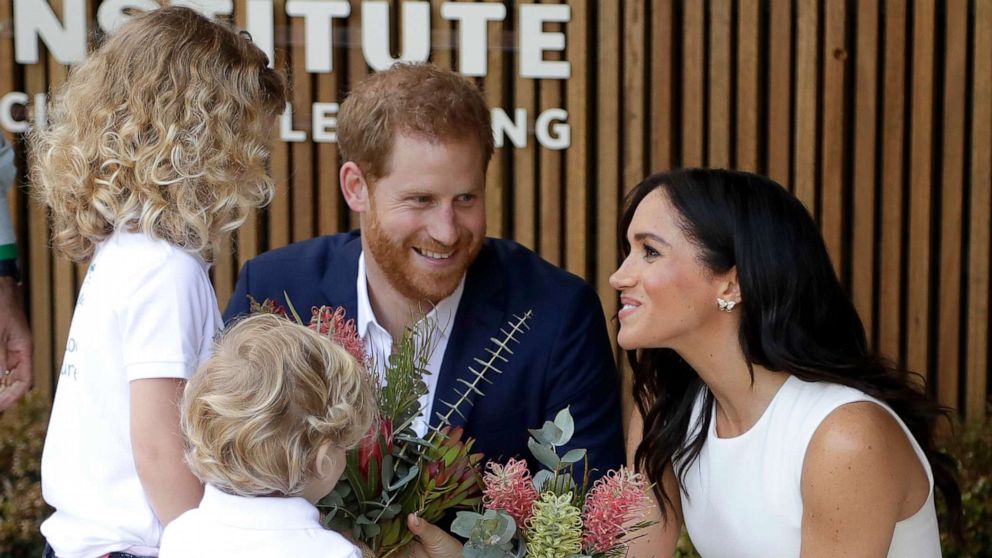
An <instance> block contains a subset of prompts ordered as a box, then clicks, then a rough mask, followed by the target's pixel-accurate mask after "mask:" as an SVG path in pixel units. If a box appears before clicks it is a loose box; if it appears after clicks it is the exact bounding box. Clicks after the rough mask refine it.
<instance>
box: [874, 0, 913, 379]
mask: <svg viewBox="0 0 992 558" xmlns="http://www.w3.org/2000/svg"><path fill="white" fill-rule="evenodd" d="M884 17H885V59H884V64H885V70H884V73H885V76H884V80H885V82H884V84H883V92H882V99H883V100H882V103H883V108H882V111H883V113H882V137H881V142H882V176H881V180H882V199H881V200H880V202H879V203H880V204H881V209H882V224H881V229H882V230H881V235H882V242H881V246H880V250H879V251H880V254H881V259H882V261H881V270H880V271H879V274H880V277H879V282H880V285H881V286H882V288H881V289H880V293H879V297H878V305H879V310H878V349H879V350H880V351H881V353H882V354H883V355H884V356H886V357H888V358H891V359H896V360H898V359H900V358H901V355H900V354H899V332H900V329H901V323H902V322H901V319H902V316H901V312H900V306H901V301H900V291H901V290H902V282H903V281H902V275H901V267H902V213H903V212H902V188H903V164H904V158H903V131H904V125H903V110H904V107H905V99H904V95H905V91H904V86H905V82H904V80H905V76H904V74H905V72H904V70H903V64H904V60H905V53H904V49H905V47H906V6H905V3H904V2H903V1H902V0H890V1H887V2H886V4H885V11H884Z"/></svg>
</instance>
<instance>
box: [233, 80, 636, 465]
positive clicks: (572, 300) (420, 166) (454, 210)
mask: <svg viewBox="0 0 992 558" xmlns="http://www.w3.org/2000/svg"><path fill="white" fill-rule="evenodd" d="M489 115H490V113H489V108H488V107H487V106H486V103H485V101H484V100H483V98H482V95H481V93H480V92H479V90H478V89H477V88H476V87H475V85H473V84H472V83H471V82H469V81H467V80H465V79H464V78H462V77H460V76H458V75H457V74H455V73H453V72H451V71H448V70H443V69H439V68H437V67H435V66H432V65H429V64H398V65H395V66H393V67H392V68H391V69H389V70H387V71H384V72H380V73H377V74H373V75H370V76H369V77H368V78H366V79H365V80H363V81H362V82H361V83H359V84H358V85H357V86H356V87H355V89H354V90H353V91H352V93H351V94H350V95H349V96H348V98H347V99H346V100H345V101H344V103H342V105H341V110H340V112H339V115H338V147H339V149H340V152H341V158H342V160H343V161H345V163H344V164H343V165H342V166H341V172H340V183H341V190H342V193H343V194H344V198H345V200H346V201H347V203H348V206H349V207H350V208H351V209H353V210H354V211H356V212H358V214H359V215H360V219H361V221H360V226H361V229H360V231H353V232H350V233H343V234H337V235H331V236H324V237H320V238H315V239H312V240H308V241H305V242H300V243H296V244H293V245H290V246H287V247H284V248H280V249H278V250H273V251H271V252H268V253H266V254H263V255H261V256H259V257H257V258H255V259H253V260H251V261H249V262H248V263H246V264H245V266H244V268H243V269H242V270H241V274H240V276H239V277H238V284H237V287H236V288H235V292H234V295H233V296H232V298H231V302H230V304H229V305H228V307H227V310H226V312H225V314H224V318H225V320H226V321H229V320H231V319H232V318H234V317H236V316H237V315H239V314H243V313H245V312H247V310H248V296H249V295H251V296H252V297H254V298H255V299H256V300H260V301H261V300H262V299H264V298H273V299H276V300H279V301H280V302H283V303H284V302H285V301H284V295H283V293H284V292H285V293H286V294H287V295H288V296H289V299H290V300H291V301H292V303H293V305H294V306H295V307H296V308H297V309H298V310H300V311H301V312H305V313H306V314H309V308H311V307H312V306H320V305H331V306H341V307H343V308H344V309H345V312H346V315H347V317H349V318H353V319H355V322H356V324H357V325H358V332H359V335H360V336H361V337H362V339H363V341H364V342H365V345H366V350H367V352H369V353H371V354H373V355H374V356H375V360H376V362H378V363H383V362H385V361H386V357H388V355H389V353H390V352H391V351H392V347H393V343H394V341H398V340H399V339H400V337H401V335H402V333H403V331H404V330H405V329H406V328H408V327H415V326H416V324H417V323H418V322H419V321H420V320H422V319H424V318H425V315H426V316H427V319H429V320H431V321H432V322H433V323H435V324H436V325H437V326H438V327H437V328H436V330H435V331H434V340H433V341H434V343H435V345H436V348H435V350H434V353H433V354H432V357H431V359H430V362H429V363H428V366H427V369H428V374H427V376H426V378H425V380H426V382H427V385H428V391H429V393H428V394H427V395H426V396H425V397H423V398H422V399H421V405H422V407H423V410H424V413H423V418H422V419H421V420H420V421H419V422H418V423H415V425H414V427H415V429H416V430H417V431H418V432H420V433H421V434H423V433H424V432H425V431H426V430H427V425H428V420H429V421H430V422H431V423H433V424H436V423H437V419H438V414H439V412H443V411H446V409H445V408H444V407H443V404H441V403H438V404H437V405H435V403H434V402H435V401H453V400H455V399H456V398H457V395H456V394H455V389H456V387H458V386H460V382H459V380H460V379H465V380H468V379H471V377H472V376H471V372H470V371H469V367H470V366H475V367H476V368H478V365H477V364H475V360H474V359H476V358H480V359H482V358H487V357H488V356H489V352H487V349H495V348H496V347H495V346H494V344H493V343H492V341H491V339H492V338H494V337H495V338H500V337H503V334H502V333H501V332H500V329H501V328H504V329H505V324H507V322H509V321H510V320H513V319H515V318H514V317H515V316H521V315H523V314H525V313H526V312H527V311H529V310H530V311H532V312H533V317H532V319H531V320H530V322H529V328H530V329H529V330H528V331H526V333H524V334H523V335H520V334H518V335H517V336H516V339H517V341H518V342H516V343H511V346H510V348H511V349H512V351H513V352H512V354H511V355H508V359H509V360H508V362H501V363H500V365H499V368H500V370H501V374H498V375H497V374H493V375H492V376H491V377H490V378H489V379H491V380H492V382H493V383H492V384H491V385H486V387H485V388H484V392H485V395H484V396H483V397H474V396H473V398H472V406H471V407H470V408H462V409H461V411H462V412H463V413H464V415H465V416H464V417H462V416H459V415H458V414H457V413H455V414H452V422H453V423H455V424H460V425H462V426H464V427H465V431H466V434H467V435H468V436H471V437H473V438H475V439H476V443H475V446H474V449H475V450H476V451H481V452H483V453H484V454H485V456H486V457H487V458H489V459H506V458H508V457H513V456H519V457H525V458H528V459H530V458H531V455H530V452H529V451H528V449H527V438H528V433H527V429H528V428H538V427H540V426H541V425H542V424H543V423H544V421H545V420H551V419H553V418H554V416H555V414H556V413H557V412H558V411H560V410H561V409H563V408H565V407H570V408H571V413H572V416H573V417H574V418H575V423H576V430H575V432H576V434H575V436H574V437H573V439H572V443H571V447H583V448H586V449H588V450H589V458H590V460H589V463H590V467H592V468H594V469H595V471H594V472H593V477H594V478H595V477H598V476H599V475H602V474H603V473H604V472H605V471H606V470H607V469H611V468H615V467H617V466H619V465H620V464H621V463H622V462H623V438H622V434H621V426H620V424H621V421H620V397H619V377H618V375H617V371H616V368H615V364H614V360H613V354H612V351H611V348H610V342H609V339H608V337H607V332H606V324H605V321H604V319H603V310H602V306H601V305H600V302H599V299H598V297H597V296H596V294H595V292H594V291H593V290H592V288H591V287H590V286H589V285H588V284H586V283H585V282H584V281H582V280H581V279H579V278H578V277H576V276H574V275H571V274H568V273H566V272H564V271H562V270H561V269H559V268H557V267H555V266H553V265H551V264H549V263H547V262H545V261H544V260H542V259H541V258H540V257H539V256H537V255H536V254H534V253H533V252H531V251H530V250H528V249H526V248H524V247H522V246H520V245H519V244H516V243H515V242H512V241H509V240H501V239H494V238H485V230H486V209H485V177H486V167H487V166H488V165H489V160H490V158H491V157H492V153H493V135H492V125H491V122H490V116H489Z"/></svg>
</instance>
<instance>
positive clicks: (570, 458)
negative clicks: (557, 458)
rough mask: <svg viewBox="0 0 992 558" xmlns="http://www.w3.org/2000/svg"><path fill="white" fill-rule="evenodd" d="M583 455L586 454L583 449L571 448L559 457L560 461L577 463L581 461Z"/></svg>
mask: <svg viewBox="0 0 992 558" xmlns="http://www.w3.org/2000/svg"><path fill="white" fill-rule="evenodd" d="M585 456H586V450H585V449H573V450H569V451H568V453H566V454H565V455H564V456H563V457H562V458H561V461H562V463H568V464H572V463H578V462H579V461H582V459H583V458H585Z"/></svg>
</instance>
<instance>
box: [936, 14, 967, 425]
mask: <svg viewBox="0 0 992 558" xmlns="http://www.w3.org/2000/svg"><path fill="white" fill-rule="evenodd" d="M945 10H946V14H947V20H946V22H945V30H946V33H945V35H944V36H945V41H946V43H945V55H944V60H945V63H944V106H943V118H942V124H943V137H944V143H943V149H942V155H941V159H942V161H941V170H942V179H941V182H942V185H941V198H942V201H941V215H942V218H941V228H940V268H939V269H940V275H939V276H938V280H939V282H940V292H939V295H938V296H939V297H940V298H939V299H938V301H939V302H938V304H939V306H938V307H939V311H938V322H937V328H938V333H937V346H936V347H934V348H935V350H936V351H937V400H938V401H939V402H940V404H941V405H946V406H948V407H952V408H957V407H958V405H959V404H958V383H959V382H958V373H959V371H960V369H961V357H960V355H959V352H958V347H959V343H958V341H959V340H960V335H961V327H960V323H961V241H962V238H961V217H962V216H963V215H964V213H963V194H964V153H965V140H964V131H965V122H964V111H965V96H966V95H965V88H966V86H967V85H966V81H965V78H966V75H967V71H966V68H965V66H966V60H967V48H968V44H967V41H968V3H967V0H948V2H947V4H946V8H945Z"/></svg>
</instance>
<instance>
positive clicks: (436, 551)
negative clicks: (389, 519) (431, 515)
mask: <svg viewBox="0 0 992 558" xmlns="http://www.w3.org/2000/svg"><path fill="white" fill-rule="evenodd" d="M406 525H407V527H409V528H410V532H411V533H413V535H414V537H415V538H416V540H414V542H412V543H410V545H409V548H408V552H407V554H406V555H407V556H411V557H413V558H425V557H426V558H461V557H462V543H461V542H459V541H458V539H456V538H455V537H453V536H451V535H450V534H448V533H446V532H445V531H444V529H441V528H440V527H438V526H437V525H434V524H432V523H429V522H427V521H424V520H423V519H421V518H420V517H417V514H413V513H411V514H410V515H408V516H406Z"/></svg>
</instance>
